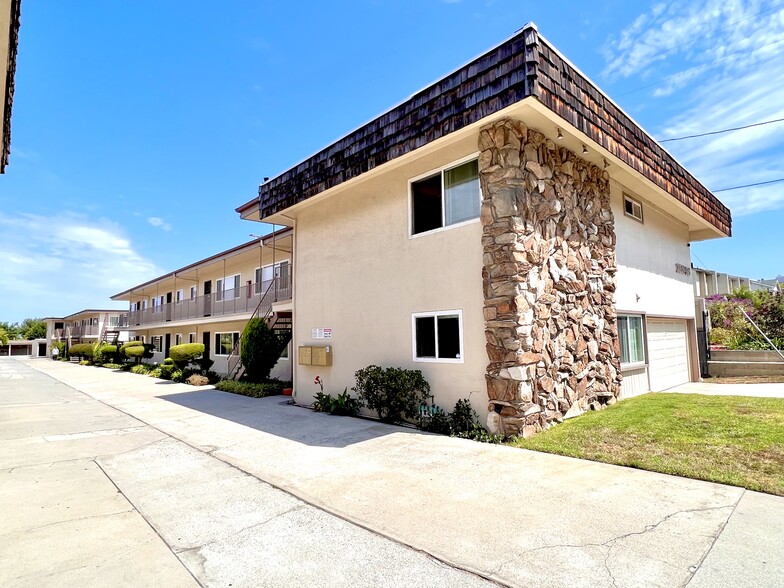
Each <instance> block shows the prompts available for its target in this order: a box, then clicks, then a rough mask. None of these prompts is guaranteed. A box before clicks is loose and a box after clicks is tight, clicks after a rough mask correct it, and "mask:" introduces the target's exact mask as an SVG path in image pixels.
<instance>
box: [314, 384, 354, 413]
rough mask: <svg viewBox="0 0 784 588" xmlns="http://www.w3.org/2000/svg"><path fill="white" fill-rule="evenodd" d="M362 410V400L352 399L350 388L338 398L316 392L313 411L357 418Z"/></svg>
mask: <svg viewBox="0 0 784 588" xmlns="http://www.w3.org/2000/svg"><path fill="white" fill-rule="evenodd" d="M360 408H362V400H360V399H359V398H352V397H351V395H350V394H349V393H348V388H345V389H344V390H343V392H341V393H340V394H338V395H337V396H331V395H329V394H324V393H323V392H316V401H315V402H314V403H313V410H315V411H316V412H328V413H329V414H333V415H336V416H356V415H358V414H359V409H360Z"/></svg>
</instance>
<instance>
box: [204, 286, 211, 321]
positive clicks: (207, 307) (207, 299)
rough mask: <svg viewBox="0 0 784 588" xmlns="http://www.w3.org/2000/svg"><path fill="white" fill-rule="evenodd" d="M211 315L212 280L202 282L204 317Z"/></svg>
mask: <svg viewBox="0 0 784 588" xmlns="http://www.w3.org/2000/svg"><path fill="white" fill-rule="evenodd" d="M211 314H212V280H206V281H205V282H204V316H210V315H211Z"/></svg>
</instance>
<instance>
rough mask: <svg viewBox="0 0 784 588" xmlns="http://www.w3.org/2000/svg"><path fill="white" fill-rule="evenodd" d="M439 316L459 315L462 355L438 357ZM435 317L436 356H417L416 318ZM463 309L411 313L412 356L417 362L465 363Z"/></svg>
mask: <svg viewBox="0 0 784 588" xmlns="http://www.w3.org/2000/svg"><path fill="white" fill-rule="evenodd" d="M439 316H457V321H458V328H459V339H460V357H457V358H454V359H450V358H441V357H438V317H439ZM426 317H433V318H434V319H435V325H436V340H435V344H436V357H417V354H416V352H417V351H416V349H417V345H416V319H418V318H426ZM463 339H464V337H463V311H462V310H459V309H457V310H437V311H433V312H414V313H412V314H411V357H412V358H413V359H414V362H415V363H465V349H464V348H463Z"/></svg>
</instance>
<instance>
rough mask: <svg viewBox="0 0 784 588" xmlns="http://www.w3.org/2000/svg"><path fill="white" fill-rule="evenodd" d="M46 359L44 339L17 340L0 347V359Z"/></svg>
mask: <svg viewBox="0 0 784 588" xmlns="http://www.w3.org/2000/svg"><path fill="white" fill-rule="evenodd" d="M4 356H9V357H46V356H47V344H46V339H30V340H28V339H17V340H14V341H9V342H8V345H0V357H4Z"/></svg>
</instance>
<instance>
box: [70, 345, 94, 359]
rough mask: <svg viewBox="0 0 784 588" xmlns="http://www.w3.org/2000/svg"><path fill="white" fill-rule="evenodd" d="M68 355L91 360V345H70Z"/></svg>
mask: <svg viewBox="0 0 784 588" xmlns="http://www.w3.org/2000/svg"><path fill="white" fill-rule="evenodd" d="M68 355H70V356H71V357H78V358H92V356H93V344H92V343H76V344H75V345H71V347H70V348H69V349H68Z"/></svg>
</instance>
